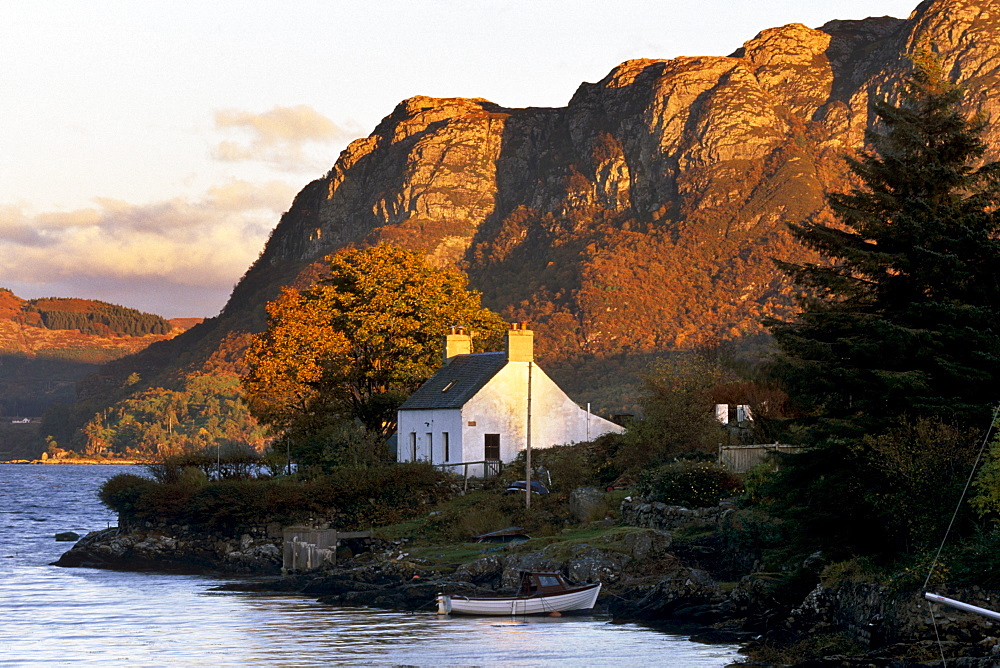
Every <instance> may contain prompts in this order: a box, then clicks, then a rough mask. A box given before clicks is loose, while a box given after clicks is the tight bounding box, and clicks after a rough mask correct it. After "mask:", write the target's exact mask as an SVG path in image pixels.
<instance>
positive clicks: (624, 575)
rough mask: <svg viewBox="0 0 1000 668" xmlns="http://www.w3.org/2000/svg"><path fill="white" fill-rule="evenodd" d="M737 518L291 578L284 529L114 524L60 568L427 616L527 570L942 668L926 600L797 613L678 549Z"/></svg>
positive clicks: (627, 527)
mask: <svg viewBox="0 0 1000 668" xmlns="http://www.w3.org/2000/svg"><path fill="white" fill-rule="evenodd" d="M734 512H735V509H734V508H733V507H732V506H731V505H728V504H720V506H718V507H715V508H704V509H687V508H679V507H676V506H665V505H663V504H650V503H643V502H641V501H633V500H627V501H626V502H625V503H624V504H623V506H622V508H621V511H620V517H621V521H620V524H617V525H616V524H614V523H612V522H610V521H609V520H604V521H602V522H594V523H592V525H593V526H594V528H595V529H605V530H606V531H605V532H603V533H601V534H600V536H599V538H597V539H595V540H591V541H586V542H579V541H559V540H554V541H553V542H551V543H550V544H548V545H546V546H545V547H543V548H542V549H539V550H534V551H525V549H524V546H521V545H516V544H510V545H495V546H484V551H483V554H482V556H480V557H479V558H477V559H475V560H472V561H469V562H467V563H464V564H462V565H460V566H458V567H457V568H450V569H446V568H439V567H434V566H433V564H429V563H428V562H426V561H425V560H421V559H418V558H415V557H414V556H412V555H411V554H410V552H409V550H408V549H407V548H408V545H407V542H406V541H405V540H401V541H384V540H378V539H366V540H364V541H361V542H355V543H352V544H351V545H350V546H346V545H344V546H341V547H340V548H339V549H338V550H337V563H336V565H330V566H327V567H325V568H323V569H321V570H318V571H313V572H309V573H291V574H288V573H286V574H282V568H281V566H282V545H281V531H280V527H277V526H271V527H254V528H250V529H246V530H244V531H239V532H234V533H233V534H232V535H226V536H223V535H211V536H210V535H205V534H202V533H198V532H195V531H192V530H191V529H190V528H188V527H175V526H165V525H157V526H142V527H123V528H121V529H119V528H112V529H106V530H103V531H98V532H93V533H90V534H88V535H87V536H85V537H84V538H82V539H80V541H78V542H77V543H76V544H75V545H74V546H73V547H72V549H70V550H69V551H68V552H66V553H65V554H63V555H62V557H60V559H59V560H58V561H57V562H55V565H59V566H69V567H77V566H78V567H95V568H112V569H122V570H160V571H163V570H167V571H187V572H192V571H198V572H214V573H219V574H230V575H253V576H259V577H254V578H251V579H245V580H240V581H238V582H235V583H232V584H228V585H224V586H223V587H222V588H224V589H229V590H240V591H261V592H264V591H276V592H295V593H299V594H302V595H306V596H313V597H316V598H317V599H318V600H319V601H320V602H323V603H328V604H331V605H343V606H369V607H378V608H388V609H397V610H412V611H417V610H426V611H428V612H430V611H432V610H433V609H434V600H435V597H436V595H437V594H438V593H439V592H442V591H445V592H457V591H463V592H476V593H496V592H499V591H505V590H506V591H509V590H511V589H513V588H514V585H515V583H516V582H517V580H518V575H519V572H520V571H522V570H559V571H561V572H563V573H565V574H566V575H567V577H568V578H569V579H570V580H572V581H575V582H598V581H599V582H601V583H603V584H604V590H603V592H602V596H601V599H600V600H599V603H598V605H599V606H601V608H602V609H603V610H606V612H607V613H608V614H609V615H610V616H611V617H612V618H614V619H615V620H634V621H641V622H644V623H650V624H656V625H666V626H670V627H672V628H674V629H677V628H683V629H684V632H685V633H687V634H689V635H691V636H692V638H694V639H696V640H700V641H704V642H730V643H740V644H743V645H744V647H745V650H746V651H747V652H749V653H750V656H752V657H755V658H756V659H757V660H758V663H756V664H754V663H752V662H751V663H748V664H747V665H791V664H790V663H787V662H784V661H782V660H778V659H775V658H772V659H770V660H767V659H764V660H762V659H761V657H767V656H769V655H771V656H779V655H780V654H775V651H774V648H783V647H790V646H793V645H795V643H797V642H801V641H805V640H809V639H812V640H815V639H816V638H817V637H826V636H830V637H837V638H841V639H844V640H847V641H849V642H851V643H853V646H854V648H855V652H853V653H852V655H851V656H847V655H844V654H840V653H838V652H837V649H836V648H835V649H834V650H833V651H832V653H830V654H828V655H827V656H825V657H824V658H820V659H811V660H808V661H805V662H801V663H797V664H794V665H801V666H886V667H889V666H892V667H896V666H938V665H944V664H943V663H942V662H941V657H940V649H939V646H938V644H937V642H936V641H935V631H934V625H933V623H932V619H931V617H930V615H931V611H930V609H929V608H928V606H927V605H926V603H925V602H924V601H923V599H922V597H921V595H920V593H919V592H915V591H889V590H888V589H886V588H885V587H881V586H877V585H871V584H861V583H856V582H852V581H846V582H844V583H842V584H839V585H837V586H835V587H824V586H822V585H817V586H816V587H815V588H813V589H812V590H811V591H809V593H808V594H807V595H806V596H805V597H804V598H803V599H802V600H801V601H800V602H798V603H797V604H789V603H787V602H786V603H782V602H781V601H779V600H776V599H775V598H774V597H773V596H772V590H771V587H770V583H769V581H768V578H767V577H766V576H765V575H764V574H753V575H750V576H745V577H743V578H741V579H740V580H739V581H738V582H735V583H732V582H728V583H727V582H722V581H719V580H718V579H717V578H716V577H715V576H714V575H713V574H712V573H711V572H710V571H709V570H706V569H705V568H700V567H698V564H696V563H694V561H696V560H693V559H691V558H690V555H687V554H685V552H684V550H683V549H678V546H677V545H676V544H675V541H674V532H676V531H679V530H691V529H692V528H694V529H704V530H705V531H711V530H712V529H713V528H714V527H717V526H718V525H719V524H720V523H725V522H726V521H730V519H731V517H732V515H733V514H734ZM939 593H942V594H944V595H948V596H954V597H957V598H961V599H962V600H965V601H968V602H970V603H973V604H977V605H982V606H985V607H990V606H992V607H994V608H995V607H996V603H995V601H997V600H998V599H997V596H998V594H997V593H996V592H989V591H986V590H983V589H981V588H978V587H973V588H970V589H965V590H962V591H959V590H953V589H945V590H942V591H940V592H939ZM934 615H935V618H934V620H933V621H936V622H937V626H938V632H939V633H940V635H941V638H942V641H943V643H944V644H943V647H944V648H945V652H946V654H947V656H948V657H949V660H948V663H947V665H950V666H967V667H971V666H984V667H985V666H997V665H1000V641H998V640H997V638H996V637H995V634H997V627H996V626H995V625H994V623H992V622H990V621H989V620H984V618H982V617H979V616H976V615H971V614H968V613H962V612H959V611H953V610H950V609H947V610H946V609H940V608H939V609H937V610H936V611H935V612H934ZM837 647H839V646H837ZM859 648H860V649H861V651H862V654H860V655H858V654H857V650H858V649H859ZM769 653H770V654H769ZM951 657H961V658H951Z"/></svg>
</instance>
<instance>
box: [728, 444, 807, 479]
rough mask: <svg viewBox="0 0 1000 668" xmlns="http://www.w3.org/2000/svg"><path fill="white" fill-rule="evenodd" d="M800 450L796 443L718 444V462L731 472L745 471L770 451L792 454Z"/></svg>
mask: <svg viewBox="0 0 1000 668" xmlns="http://www.w3.org/2000/svg"><path fill="white" fill-rule="evenodd" d="M799 450H801V448H800V447H799V446H797V445H781V444H780V443H770V444H760V445H720V446H719V463H720V464H722V466H724V467H725V468H726V469H727V470H729V471H732V472H733V473H746V472H747V471H748V470H749V469H751V468H753V467H754V465H756V464H758V463H759V462H761V461H763V460H764V458H765V457H767V456H768V455H769V454H771V453H774V452H776V453H781V454H793V453H796V452H798V451H799Z"/></svg>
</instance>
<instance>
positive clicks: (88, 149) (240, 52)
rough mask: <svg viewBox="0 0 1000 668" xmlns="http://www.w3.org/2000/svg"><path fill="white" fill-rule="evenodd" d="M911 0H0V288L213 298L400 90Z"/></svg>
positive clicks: (561, 82)
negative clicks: (299, 195)
mask: <svg viewBox="0 0 1000 668" xmlns="http://www.w3.org/2000/svg"><path fill="white" fill-rule="evenodd" d="M916 5H917V0H837V1H836V2H820V1H816V0H812V1H810V0H728V1H726V0H701V1H700V2H691V1H690V0H688V1H685V2H681V1H679V0H660V1H656V0H642V1H639V0H615V1H614V2H611V1H608V0H605V1H603V2H602V1H598V0H529V1H522V0H507V1H505V2H495V1H493V2H477V1H476V0H462V1H451V0H399V1H388V0H384V1H380V0H365V1H355V0H324V1H316V2H312V1H294V0H288V1H286V2H276V1H275V2H253V1H252V0H240V1H234V0H212V1H208V2H206V1H205V0H199V1H198V2H193V1H184V0H169V1H154V0H133V1H130V2H123V1H117V2H113V1H97V0H94V1H89V0H65V1H53V0H28V1H24V2H18V1H16V0H0V90H2V91H3V94H2V95H0V287H6V288H9V289H11V290H13V291H14V293H15V294H17V295H18V296H20V297H23V298H26V299H28V298H34V297H48V296H58V297H85V298H92V299H101V300H104V301H110V302H113V303H117V304H123V305H125V306H131V307H133V308H138V309H141V310H144V311H149V312H153V313H157V314H160V315H163V316H166V317H181V316H206V317H207V316H213V315H216V314H217V313H218V312H219V310H220V309H221V308H222V306H223V305H224V303H225V301H226V299H227V297H228V295H229V292H230V291H231V289H232V287H233V285H234V284H235V283H236V281H237V280H239V277H240V276H242V274H243V273H244V272H245V271H246V269H247V268H248V267H249V266H250V264H251V263H252V262H253V261H254V260H255V259H256V257H257V255H258V253H259V252H260V251H261V249H262V248H263V245H264V243H265V241H266V239H267V235H268V233H269V232H270V230H271V229H272V228H273V227H274V226H275V225H276V224H277V222H278V218H279V217H280V215H281V213H282V212H283V211H285V210H286V209H287V208H288V206H289V204H290V203H291V200H292V197H293V196H294V195H295V193H297V192H298V191H299V190H300V189H301V188H302V187H303V186H304V185H305V184H306V183H308V182H309V181H310V180H312V179H314V178H317V177H320V176H322V175H323V174H325V173H326V172H327V171H328V170H329V168H330V167H331V166H332V165H333V163H334V162H335V161H336V159H337V156H338V154H339V153H340V151H341V150H342V149H343V148H344V146H346V144H347V143H348V142H349V141H350V140H352V139H355V138H357V137H362V136H365V135H367V134H368V133H369V132H371V130H372V129H373V128H374V127H375V125H376V124H377V123H378V122H379V120H380V119H381V118H383V117H384V116H386V115H388V114H389V113H390V112H391V111H392V109H393V107H395V106H396V104H397V103H399V102H400V101H401V100H403V99H406V98H408V97H411V96H414V95H429V96H434V97H483V98H487V99H489V100H492V101H493V102H496V103H497V104H500V105H503V106H507V107H526V106H536V107H539V106H540V107H546V106H549V107H553V106H564V105H565V104H566V103H568V102H569V100H570V98H571V97H572V95H573V92H574V91H575V90H576V89H577V87H578V86H579V85H580V83H582V82H584V81H587V82H596V81H599V80H600V79H602V78H603V77H604V76H605V75H606V74H607V73H608V72H609V71H610V70H611V69H612V68H613V67H615V66H616V65H618V64H619V63H621V62H623V61H625V60H629V59H632V58H673V57H676V56H702V55H708V56H721V55H728V54H730V53H732V52H733V51H734V50H735V49H737V48H738V47H739V46H740V45H741V44H742V43H743V42H745V41H747V40H749V39H751V38H753V37H754V35H756V34H757V33H758V32H759V31H761V30H764V29H766V28H772V27H775V26H780V25H785V24H788V23H795V22H797V23H804V24H805V25H807V26H810V27H814V28H815V27H819V26H820V25H822V24H823V23H825V22H827V21H829V20H832V19H860V18H865V17H867V16H885V15H888V16H896V17H900V18H905V17H907V16H908V15H909V14H910V12H911V11H912V10H913V9H914V8H915V7H916Z"/></svg>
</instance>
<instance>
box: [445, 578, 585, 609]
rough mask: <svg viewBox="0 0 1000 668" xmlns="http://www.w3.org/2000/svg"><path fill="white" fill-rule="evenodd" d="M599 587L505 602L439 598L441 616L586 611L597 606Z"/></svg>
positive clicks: (484, 599) (448, 597)
mask: <svg viewBox="0 0 1000 668" xmlns="http://www.w3.org/2000/svg"><path fill="white" fill-rule="evenodd" d="M600 592H601V585H600V583H597V584H593V585H586V586H583V587H577V588H575V589H573V590H571V591H567V592H563V593H560V594H552V595H548V596H528V597H509V598H485V597H484V598H471V597H465V596H442V597H441V599H443V600H441V601H439V602H440V603H441V604H443V605H441V606H440V608H441V611H442V612H445V613H453V614H459V615H493V616H510V615H547V614H549V613H552V612H569V611H571V610H589V609H591V608H593V607H594V604H595V603H596V602H597V595H598V594H599V593H600Z"/></svg>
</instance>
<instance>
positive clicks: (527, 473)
mask: <svg viewBox="0 0 1000 668" xmlns="http://www.w3.org/2000/svg"><path fill="white" fill-rule="evenodd" d="M532 364H533V363H532V362H528V425H527V428H526V429H525V436H526V439H525V447H524V483H525V484H524V507H525V508H527V509H528V510H531V366H532Z"/></svg>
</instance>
